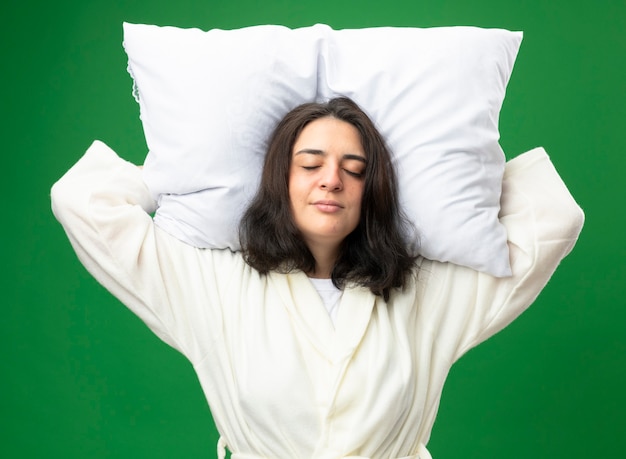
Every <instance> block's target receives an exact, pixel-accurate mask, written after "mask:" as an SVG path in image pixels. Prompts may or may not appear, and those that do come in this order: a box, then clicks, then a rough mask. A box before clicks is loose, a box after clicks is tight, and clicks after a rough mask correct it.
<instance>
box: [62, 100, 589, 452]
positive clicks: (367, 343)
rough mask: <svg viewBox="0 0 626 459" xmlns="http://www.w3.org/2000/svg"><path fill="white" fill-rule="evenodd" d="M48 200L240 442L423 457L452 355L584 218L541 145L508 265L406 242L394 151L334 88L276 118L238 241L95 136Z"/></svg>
mask: <svg viewBox="0 0 626 459" xmlns="http://www.w3.org/2000/svg"><path fill="white" fill-rule="evenodd" d="M424 192H428V190H424ZM52 201H53V210H54V212H55V215H56V216H57V218H58V219H59V221H60V222H61V223H62V224H63V226H64V228H65V230H66V231H67V234H68V236H69V238H70V241H71V242H72V245H73V246H74V249H75V250H76V252H77V254H78V256H79V257H80V259H81V260H82V262H83V263H84V265H85V266H86V268H87V269H88V270H89V271H90V272H91V273H92V274H93V275H94V276H95V277H96V278H97V279H98V280H99V281H100V282H101V283H102V284H103V285H104V286H105V287H107V288H108V289H109V290H110V291H111V292H112V293H113V294H114V295H116V296H117V297H118V298H119V299H120V300H121V301H122V302H123V303H125V304H126V305H127V306H128V307H129V308H130V309H131V310H132V311H133V312H135V313H136V314H137V315H138V316H139V317H140V318H141V319H142V320H143V321H144V322H145V323H146V324H147V325H148V326H149V327H150V328H151V329H152V330H153V331H154V332H155V333H156V334H157V335H158V336H159V337H161V338H162V339H163V340H164V341H165V342H167V343H168V344H170V345H172V346H173V347H175V348H176V349H178V350H179V351H180V352H182V353H183V354H184V355H185V356H186V357H187V358H188V359H189V360H190V361H191V363H192V364H193V366H194V368H195V370H196V372H197V374H198V377H199V379H200V382H201V384H202V387H203V389H204V392H205V394H206V397H207V400H208V403H209V405H210V407H211V411H212V413H213V417H214V420H215V423H216V425H217V428H218V430H219V432H220V434H221V435H222V438H223V440H221V441H220V444H219V445H218V452H219V454H220V455H222V457H223V455H224V451H225V445H226V444H227V445H228V448H229V449H230V450H231V451H232V452H233V455H232V457H234V458H238V459H252V458H324V459H326V458H328V459H330V458H347V457H361V458H421V459H427V458H429V457H430V455H429V453H428V451H427V450H426V448H425V445H426V444H427V442H428V438H429V436H430V432H431V429H432V426H433V423H434V420H435V416H436V412H437V408H438V405H439V399H440V396H441V391H442V388H443V384H444V381H445V378H446V376H447V374H448V371H449V369H450V367H451V365H452V364H453V363H454V362H455V361H456V360H457V359H458V358H459V357H461V355H463V354H464V353H465V352H466V351H467V350H469V349H470V348H471V347H473V346H475V345H477V344H478V343H480V342H482V341H484V340H485V339H487V338H488V337H490V336H492V335H493V334H494V333H496V332H498V331H499V330H501V329H502V328H503V327H505V326H506V325H507V324H509V323H510V322H511V321H512V320H513V319H514V318H516V317H517V316H518V315H519V314H520V313H521V312H522V311H523V310H524V309H525V308H526V307H528V306H529V305H530V303H531V302H532V301H533V300H534V299H535V297H536V296H537V295H538V293H539V292H540V290H541V289H542V288H543V286H544V285H545V284H546V282H547V281H548V279H549V278H550V276H551V274H552V273H553V271H554V270H555V268H556V267H557V265H558V263H559V262H560V260H561V259H562V258H563V257H564V256H565V255H567V253H568V252H569V251H570V250H571V249H572V247H573V245H574V243H575V241H576V238H577V236H578V233H579V231H580V229H581V226H582V223H583V215H582V212H581V210H580V208H579V207H578V206H577V205H576V203H575V202H574V200H573V199H572V197H571V196H570V194H569V193H568V191H567V188H566V187H565V185H564V184H563V183H562V181H561V180H560V178H559V176H558V175H557V173H556V171H555V170H554V168H553V167H552V165H551V163H550V161H549V159H548V158H547V156H546V155H545V153H543V152H541V151H540V150H534V151H533V152H530V153H527V154H524V155H521V156H520V157H518V158H516V159H514V160H512V161H510V162H509V163H508V164H507V168H506V172H505V177H504V188H503V195H502V209H501V220H502V222H503V223H504V224H505V226H506V228H507V231H508V235H509V247H510V254H511V265H512V270H513V275H512V276H511V277H508V278H494V277H491V276H489V275H487V274H484V273H480V272H476V271H473V270H471V269H469V268H465V267H461V266H456V265H453V264H449V263H439V262H433V261H430V260H426V259H423V258H413V257H412V256H411V255H410V254H409V253H408V252H407V250H406V248H405V246H406V244H405V241H403V234H405V232H404V228H403V225H404V222H403V220H402V217H401V212H400V210H399V206H398V197H397V191H396V182H395V177H394V173H393V168H392V166H391V161H390V158H389V153H388V151H387V150H386V148H385V146H384V142H383V140H382V139H381V136H380V135H379V134H378V132H376V129H375V128H374V126H373V125H372V123H371V121H370V120H369V119H368V118H367V116H366V115H365V114H364V113H363V112H362V111H361V110H360V109H359V108H358V107H357V106H356V105H355V104H354V103H353V102H351V101H350V100H347V99H343V98H340V99H334V100H331V101H330V102H328V103H326V104H307V105H304V106H302V107H298V108H296V109H295V110H294V111H293V112H291V113H290V114H289V115H287V117H286V118H285V119H284V120H283V121H282V122H281V123H280V124H279V126H278V127H277V129H276V131H275V133H274V135H273V136H272V139H271V142H270V147H269V151H268V155H267V158H266V161H265V165H264V169H263V176H262V180H261V185H260V189H259V192H258V194H257V196H256V198H255V200H254V202H253V203H252V204H251V206H250V208H249V209H248V211H247V213H246V214H245V216H244V218H243V221H242V224H241V239H242V244H243V247H244V250H243V252H242V253H232V252H230V251H228V250H202V249H196V248H193V247H190V246H188V245H185V244H183V243H182V242H180V241H179V240H177V239H175V238H173V237H172V236H170V235H168V234H166V233H165V232H163V231H161V230H160V229H159V228H157V227H155V226H154V224H153V222H152V219H151V217H150V215H149V214H150V212H152V211H154V205H155V204H154V202H153V201H152V200H151V198H150V194H149V192H148V190H147V189H146V186H145V184H144V183H143V181H142V179H141V172H140V170H139V169H138V168H137V167H136V166H134V165H132V164H130V163H128V162H126V161H123V160H121V159H120V158H119V157H118V156H117V155H116V154H115V153H114V152H113V151H111V150H110V149H108V148H107V147H106V146H105V145H103V144H102V143H99V142H96V143H94V145H92V147H91V148H90V149H89V150H88V151H87V153H86V154H85V156H84V157H83V158H82V159H81V160H80V161H79V162H78V163H77V164H76V165H75V166H74V167H72V169H70V171H69V172H67V173H66V174H65V176H64V177H63V178H62V179H61V180H60V181H59V182H58V183H57V184H55V186H54V187H53V190H52Z"/></svg>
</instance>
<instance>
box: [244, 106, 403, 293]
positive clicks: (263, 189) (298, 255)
mask: <svg viewBox="0 0 626 459" xmlns="http://www.w3.org/2000/svg"><path fill="white" fill-rule="evenodd" d="M324 117H333V118H336V119H339V120H342V121H346V122H348V123H350V124H351V125H353V126H354V127H355V128H356V129H357V130H358V132H359V135H360V138H361V143H362V145H363V149H364V151H365V155H366V157H367V163H368V165H367V167H366V168H365V179H364V180H365V184H364V190H363V199H362V206H361V217H360V221H359V224H358V226H357V228H356V229H355V230H354V231H353V232H352V233H350V234H349V235H348V236H347V237H346V239H345V240H344V242H343V244H342V247H341V249H340V253H339V256H338V258H337V261H336V263H335V266H334V268H333V271H332V280H333V283H334V284H335V285H336V286H337V287H338V288H343V287H344V286H345V285H346V283H355V284H357V285H362V286H365V287H367V288H369V289H370V290H371V291H372V293H374V294H375V295H382V296H383V297H384V298H385V300H388V299H389V294H390V291H391V289H393V288H402V287H404V285H405V284H406V282H407V276H409V275H410V273H411V269H412V268H413V266H414V264H415V257H414V256H412V255H411V254H410V253H409V251H408V246H407V243H406V241H405V237H404V235H405V234H407V232H406V231H405V230H406V229H407V228H406V225H408V222H407V221H406V219H405V218H404V217H403V215H402V212H401V210H400V205H399V200H398V190H397V182H396V175H395V172H394V168H393V164H392V161H391V155H390V153H389V150H388V149H387V147H386V145H385V141H384V140H383V138H382V136H381V134H380V133H379V132H378V130H377V129H376V127H375V126H374V124H373V123H372V121H371V120H370V118H369V117H368V116H367V115H366V114H365V113H364V112H363V111H362V110H361V109H360V108H359V107H358V105H356V104H355V103H354V102H353V101H352V100H350V99H348V98H345V97H339V98H335V99H331V100H330V101H328V102H326V103H308V104H304V105H300V106H299V107H296V108H295V109H294V110H292V111H291V112H289V113H288V114H287V115H286V116H285V118H283V120H282V121H281V122H280V123H279V124H278V126H277V127H276V129H275V130H274V133H273V134H272V136H271V138H270V141H269V147H268V151H267V155H266V157H265V164H264V166H263V173H262V176H261V183H260V185H259V190H258V192H257V194H256V196H255V198H254V199H253V201H252V203H251V204H250V206H249V207H248V209H247V210H246V212H245V214H244V216H243V217H242V220H241V225H240V229H239V237H240V240H241V246H242V249H243V255H244V258H245V260H246V262H247V263H248V264H249V265H250V266H252V267H253V268H255V269H256V270H258V271H259V272H260V273H262V274H265V273H267V272H269V271H278V272H283V273H287V272H290V271H293V270H302V271H305V272H310V271H313V269H314V268H315V259H314V258H313V255H312V254H311V252H310V251H309V249H308V247H307V246H306V244H305V242H304V239H303V238H302V237H301V235H300V232H299V230H298V228H297V227H296V225H295V223H294V220H293V217H292V214H291V205H290V202H289V167H290V165H291V156H292V149H293V146H294V144H295V142H296V139H297V138H298V136H299V135H300V133H301V132H302V130H303V129H304V127H305V126H306V125H307V124H309V123H310V122H311V121H314V120H317V119H320V118H324Z"/></svg>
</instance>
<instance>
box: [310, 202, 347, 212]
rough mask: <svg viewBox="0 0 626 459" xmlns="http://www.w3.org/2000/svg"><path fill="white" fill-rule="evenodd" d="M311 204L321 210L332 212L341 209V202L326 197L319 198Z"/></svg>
mask: <svg viewBox="0 0 626 459" xmlns="http://www.w3.org/2000/svg"><path fill="white" fill-rule="evenodd" d="M313 205H314V206H315V207H316V208H317V209H318V210H319V211H321V212H326V213H333V212H339V211H340V210H341V209H343V206H342V205H341V203H339V202H337V201H333V200H328V199H321V200H319V201H315V202H314V203H313Z"/></svg>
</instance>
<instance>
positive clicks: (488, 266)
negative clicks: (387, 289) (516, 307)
mask: <svg viewBox="0 0 626 459" xmlns="http://www.w3.org/2000/svg"><path fill="white" fill-rule="evenodd" d="M521 40H522V34H521V33H520V32H510V31H507V30H501V29H481V28H476V27H441V28H426V29H419V28H394V27H381V28H366V29H358V30H333V29H331V28H330V27H328V26H325V25H321V24H318V25H315V26H312V27H304V28H300V29H293V30H292V29H288V28H286V27H282V26H272V25H267V26H256V27H248V28H243V29H236V30H210V31H208V32H204V31H201V30H198V29H180V28H175V27H157V26H152V25H142V24H128V23H125V24H124V48H125V50H126V52H127V54H128V68H129V72H130V73H131V75H132V77H133V79H134V84H135V95H136V97H137V99H138V102H139V105H140V113H141V121H142V124H143V127H144V132H145V136H146V141H147V144H148V148H149V154H148V157H147V159H146V164H145V169H144V174H145V175H144V179H145V181H146V183H147V184H148V187H149V189H150V190H151V192H152V195H153V197H154V198H155V199H156V200H158V209H157V211H156V216H155V222H156V224H157V225H158V226H160V227H161V228H162V229H164V230H165V231H167V232H169V233H170V234H172V235H174V236H176V237H178V238H179V239H181V240H182V241H184V242H186V243H188V244H191V245H193V246H196V247H209V248H231V249H233V250H238V249H239V240H238V222H239V220H240V216H241V213H242V212H243V210H244V209H245V207H246V205H247V204H248V203H249V201H250V199H251V198H252V196H253V194H254V192H255V191H256V188H257V184H258V181H259V177H260V173H261V164H262V160H263V156H264V153H265V149H266V145H267V137H268V136H269V134H270V132H272V130H273V129H274V127H275V126H276V124H277V123H278V121H279V120H280V119H281V118H282V117H283V116H284V115H285V114H286V113H287V112H288V111H289V110H290V109H292V108H294V107H296V106H297V105H300V104H302V103H304V102H310V101H315V100H317V101H324V100H327V99H328V98H331V97H335V96H341V95H343V96H348V97H351V98H352V99H354V100H355V101H356V102H357V103H358V104H359V105H360V106H361V107H362V108H363V109H364V110H365V111H366V112H367V113H368V114H369V115H370V117H371V118H372V119H373V121H374V122H375V124H376V125H377V126H378V127H379V129H380V130H381V132H382V133H383V135H384V136H385V138H386V140H387V142H388V144H389V146H390V148H391V150H392V153H393V155H394V161H395V164H396V169H397V171H398V176H399V182H400V195H401V200H402V205H403V208H404V210H405V212H406V213H407V215H408V216H409V218H410V220H411V221H412V222H413V223H414V225H415V227H416V229H417V234H418V236H419V247H418V244H417V242H418V240H417V239H416V238H415V236H414V235H413V241H414V242H415V244H414V248H415V249H416V250H417V251H419V253H420V254H421V255H423V256H425V257H426V258H429V259H432V260H438V261H451V262H454V263H456V264H461V265H464V266H469V267H471V268H474V269H477V270H480V271H484V272H488V273H490V274H493V275H496V276H507V275H510V266H509V263H508V261H509V256H508V253H507V245H506V234H505V231H504V228H503V227H502V225H500V223H499V222H498V218H497V216H498V212H499V199H500V191H501V181H502V173H503V169H504V162H505V159H504V155H503V154H502V150H501V148H500V146H499V143H498V140H499V131H498V119H499V113H500V109H501V106H502V102H503V100H504V97H505V91H506V86H507V83H508V81H509V77H510V75H511V72H512V69H513V65H514V62H515V58H516V56H517V51H518V49H519V46H520V43H521Z"/></svg>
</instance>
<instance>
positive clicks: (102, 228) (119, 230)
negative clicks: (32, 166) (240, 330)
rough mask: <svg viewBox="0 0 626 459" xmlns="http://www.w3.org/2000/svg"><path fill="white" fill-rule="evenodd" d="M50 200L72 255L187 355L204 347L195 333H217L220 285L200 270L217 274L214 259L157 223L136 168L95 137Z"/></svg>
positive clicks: (153, 328)
mask: <svg viewBox="0 0 626 459" xmlns="http://www.w3.org/2000/svg"><path fill="white" fill-rule="evenodd" d="M51 199H52V210H53V212H54V215H55V216H56V218H57V219H58V220H59V222H60V223H61V224H62V225H63V228H64V230H65V231H66V233H67V235H68V238H69V240H70V242H71V244H72V246H73V248H74V250H75V251H76V254H77V255H78V258H79V259H80V261H81V262H82V263H83V265H84V266H85V267H86V268H87V270H88V271H89V272H90V273H91V274H92V275H93V276H94V277H95V278H96V279H97V280H98V281H99V282H100V283H101V284H102V285H103V286H104V287H106V288H107V289H108V290H109V291H110V292H111V293H113V295H115V296H116V297H117V298H118V299H119V300H120V301H121V302H122V303H124V304H125V305H126V306H127V307H128V308H129V309H130V310H131V311H132V312H134V313H135V314H136V315H137V316H139V318H140V319H141V320H143V321H144V322H145V323H146V325H148V327H149V328H150V329H151V330H152V331H153V332H154V333H155V334H156V335H157V336H159V337H160V338H161V339H162V340H163V341H165V342H166V343H168V344H169V345H171V346H172V347H174V348H175V349H177V350H179V351H180V352H182V353H183V354H185V355H186V356H188V357H189V358H190V359H192V360H193V359H194V358H200V357H201V356H200V355H199V354H202V353H205V352H207V350H206V349H199V348H198V346H199V344H198V342H199V341H201V340H195V339H194V337H195V336H198V335H200V334H201V335H202V336H204V337H205V338H206V337H207V336H208V337H210V336H212V335H215V334H216V333H219V329H220V327H219V322H220V313H219V308H218V307H217V306H218V305H219V302H220V300H219V298H220V294H221V292H220V290H219V288H220V287H219V284H220V283H219V282H218V281H217V280H216V279H213V278H212V277H211V275H205V274H206V272H209V274H212V273H214V272H217V271H218V270H213V269H211V266H210V265H211V263H217V260H213V258H214V257H212V254H211V251H203V250H200V249H196V248H193V247H191V246H188V245H185V244H183V243H182V242H180V241H178V240H177V239H175V238H174V237H172V236H169V235H168V234H166V233H165V232H163V231H161V230H159V229H158V228H157V227H155V225H154V224H153V221H152V217H151V216H150V213H151V212H153V211H154V210H155V202H154V201H153V200H152V198H151V195H150V193H149V191H148V189H147V187H146V185H145V184H144V182H143V180H142V172H141V170H140V169H139V168H138V167H137V166H135V165H133V164H131V163H129V162H127V161H124V160H122V159H121V158H119V157H118V156H117V154H116V153H115V152H113V150H111V149H110V148H108V147H107V146H106V145H105V144H103V143H102V142H98V141H96V142H94V143H93V144H92V146H91V147H90V148H89V149H88V150H87V152H86V153H85V155H84V156H83V157H82V158H81V159H80V160H79V161H78V162H77V163H76V164H75V165H74V166H73V167H72V168H71V169H70V170H69V171H68V172H67V173H66V174H65V175H64V176H63V177H62V178H61V179H60V180H59V181H58V182H57V183H55V184H54V186H53V187H52V191H51ZM207 265H208V266H207ZM224 271H228V267H227V266H222V272H224ZM198 304H200V305H201V307H195V305H198ZM174 305H175V307H174ZM203 341H204V342H208V343H210V342H211V340H210V339H208V340H207V339H204V340H203Z"/></svg>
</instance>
